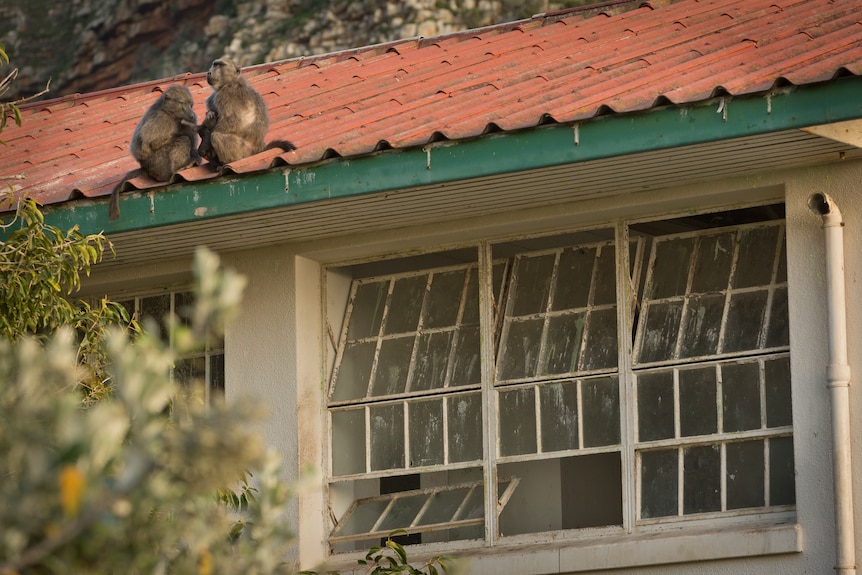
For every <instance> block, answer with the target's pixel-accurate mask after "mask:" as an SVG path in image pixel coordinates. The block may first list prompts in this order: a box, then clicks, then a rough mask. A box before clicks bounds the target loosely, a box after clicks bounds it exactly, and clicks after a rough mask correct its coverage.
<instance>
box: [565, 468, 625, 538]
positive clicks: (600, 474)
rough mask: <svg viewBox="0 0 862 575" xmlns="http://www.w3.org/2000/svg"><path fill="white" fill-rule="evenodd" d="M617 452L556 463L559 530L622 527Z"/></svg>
mask: <svg viewBox="0 0 862 575" xmlns="http://www.w3.org/2000/svg"><path fill="white" fill-rule="evenodd" d="M620 477H621V468H620V454H619V452H612V453H596V454H593V455H580V456H577V457H566V458H565V459H561V460H560V482H561V484H562V485H563V489H562V496H561V499H562V505H561V509H560V511H561V514H562V526H561V528H562V529H583V528H586V527H602V526H605V525H622V523H623V494H622V481H621V479H620Z"/></svg>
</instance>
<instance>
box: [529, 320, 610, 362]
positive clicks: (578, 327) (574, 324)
mask: <svg viewBox="0 0 862 575" xmlns="http://www.w3.org/2000/svg"><path fill="white" fill-rule="evenodd" d="M585 320H586V312H578V313H574V314H565V315H559V316H556V317H551V318H549V319H548V340H547V343H546V344H545V346H546V347H545V354H546V358H545V369H544V373H546V374H562V373H572V372H574V371H577V369H578V358H579V357H580V351H581V340H582V338H583V332H584V322H585ZM614 341H616V338H614Z"/></svg>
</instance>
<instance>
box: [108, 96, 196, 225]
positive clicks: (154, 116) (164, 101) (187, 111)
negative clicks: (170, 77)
mask: <svg viewBox="0 0 862 575" xmlns="http://www.w3.org/2000/svg"><path fill="white" fill-rule="evenodd" d="M193 107H194V101H193V100H192V94H191V92H189V89H188V88H186V87H185V86H178V85H172V86H168V88H167V89H166V90H165V91H164V93H163V94H162V95H161V96H160V97H159V99H158V100H156V101H155V103H154V104H153V105H152V106H150V109H149V110H147V112H146V113H145V114H144V116H143V117H142V118H141V121H140V122H138V125H137V127H136V128H135V132H134V134H132V143H131V145H130V149H131V152H132V156H134V158H135V159H136V160H137V161H138V163H139V164H140V165H141V167H140V168H139V169H136V170H132V171H130V172H129V173H128V174H126V176H125V177H124V178H123V179H122V181H121V182H120V183H119V184H117V185H116V186H115V187H114V190H113V191H112V192H111V203H110V209H109V217H110V219H112V220H115V219H117V218H118V217H119V215H120V205H119V194H120V189H121V188H122V187H123V184H125V183H126V182H127V181H128V180H130V179H132V178H134V177H137V176H139V175H141V174H147V175H149V176H150V177H151V178H152V179H154V180H158V181H160V182H166V181H168V180H170V179H171V176H172V175H173V174H175V173H176V172H178V171H180V170H182V169H185V168H188V167H191V166H195V165H198V164H200V163H201V157H200V155H199V154H198V152H197V150H196V148H197V144H198V135H197V129H196V124H197V116H196V115H195V112H194V109H193Z"/></svg>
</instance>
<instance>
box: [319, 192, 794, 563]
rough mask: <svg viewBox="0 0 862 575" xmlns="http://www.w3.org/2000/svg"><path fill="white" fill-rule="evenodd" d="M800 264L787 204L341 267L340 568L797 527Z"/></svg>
mask: <svg viewBox="0 0 862 575" xmlns="http://www.w3.org/2000/svg"><path fill="white" fill-rule="evenodd" d="M619 246H624V249H619ZM785 260H786V256H785V250H784V221H783V206H781V205H772V206H763V207H756V208H749V209H743V210H735V211H731V212H724V213H718V214H715V213H714V214H704V215H699V216H689V217H685V218H677V219H673V220H663V221H650V222H621V223H619V224H616V225H614V226H612V227H608V228H605V229H595V230H588V231H582V232H573V233H568V234H562V235H556V236H547V237H539V238H527V239H524V238H517V239H513V240H510V241H500V242H490V243H482V244H480V245H477V246H476V247H475V248H465V249H459V250H452V251H448V252H440V253H434V254H428V255H425V256H413V257H408V258H403V259H399V260H390V261H380V262H372V263H366V264H357V265H354V266H343V267H340V268H334V269H331V270H329V272H328V275H327V277H328V279H327V291H328V292H329V293H328V299H329V301H330V302H331V303H330V309H329V314H328V321H329V324H330V325H329V328H330V333H333V334H334V333H339V331H340V334H341V335H340V338H337V339H336V338H335V336H334V335H333V342H332V343H333V347H332V350H333V357H332V360H331V364H332V370H331V378H330V382H329V386H328V394H327V413H328V421H329V429H330V450H329V454H330V458H329V459H330V461H329V473H328V493H329V507H330V517H331V525H330V532H329V542H330V546H331V548H332V550H333V551H334V552H344V551H352V550H359V549H366V548H367V547H368V546H369V545H372V544H375V543H378V542H379V539H380V538H381V537H384V536H385V535H386V534H388V533H389V532H391V531H393V530H395V529H404V530H406V531H407V532H408V533H410V534H412V539H411V542H422V543H428V542H446V541H466V540H479V541H482V542H484V544H491V545H493V544H495V543H497V542H499V541H505V540H506V538H518V537H519V536H523V535H526V534H540V533H549V534H556V535H554V536H557V535H559V533H558V532H566V533H568V534H572V535H577V534H578V533H584V532H585V531H584V530H587V529H591V530H592V531H591V533H594V534H597V535H600V534H613V533H622V532H624V531H625V530H629V529H630V530H633V531H637V530H638V529H648V528H649V527H650V526H651V525H653V524H664V523H677V524H678V523H680V522H684V521H686V520H688V519H697V518H710V519H714V520H718V521H723V520H728V519H737V520H738V519H739V518H740V517H745V516H747V515H748V516H752V517H754V516H755V515H757V516H758V517H761V518H762V517H763V516H764V515H765V514H769V513H776V514H779V513H781V512H786V511H788V510H791V509H792V506H793V504H794V503H795V495H794V493H795V485H794V471H793V469H794V465H793V444H792V441H793V439H792V422H791V407H790V350H789V337H788V308H787V277H786V266H785ZM332 302H336V305H333V304H332ZM338 302H340V303H338ZM339 326H340V330H339ZM486 486H493V488H486Z"/></svg>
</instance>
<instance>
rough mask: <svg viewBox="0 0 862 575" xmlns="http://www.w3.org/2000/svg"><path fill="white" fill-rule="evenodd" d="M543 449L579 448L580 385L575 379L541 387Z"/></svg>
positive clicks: (549, 450) (545, 450) (547, 450)
mask: <svg viewBox="0 0 862 575" xmlns="http://www.w3.org/2000/svg"><path fill="white" fill-rule="evenodd" d="M539 404H540V409H541V413H542V451H543V452H545V453H547V452H551V451H564V450H566V449H577V448H578V385H577V383H576V382H574V381H567V382H564V383H555V384H552V385H545V386H542V387H540V388H539Z"/></svg>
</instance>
